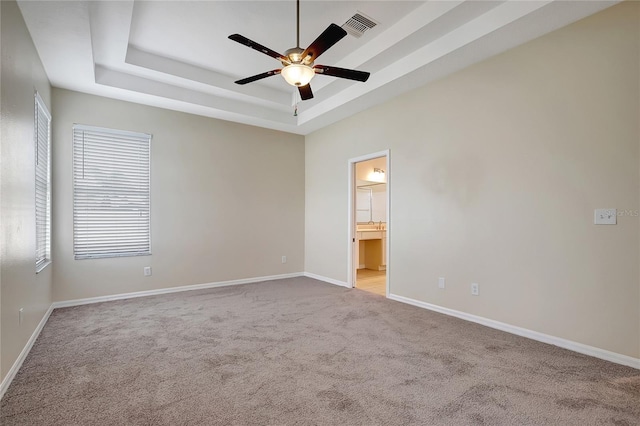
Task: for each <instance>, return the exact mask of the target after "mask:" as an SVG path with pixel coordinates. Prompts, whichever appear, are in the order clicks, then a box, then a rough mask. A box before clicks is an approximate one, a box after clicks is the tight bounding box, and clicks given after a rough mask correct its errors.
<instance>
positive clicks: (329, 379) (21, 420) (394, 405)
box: [0, 278, 640, 425]
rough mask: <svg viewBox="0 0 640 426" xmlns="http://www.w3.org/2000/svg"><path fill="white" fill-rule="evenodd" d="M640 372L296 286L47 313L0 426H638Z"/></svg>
mask: <svg viewBox="0 0 640 426" xmlns="http://www.w3.org/2000/svg"><path fill="white" fill-rule="evenodd" d="M639 423H640V371H638V370H634V369H631V368H626V367H622V366H619V365H615V364H612V363H608V362H605V361H600V360H597V359H594V358H590V357H587V356H583V355H579V354H576V353H573V352H570V351H566V350H563V349H559V348H556V347H553V346H549V345H545V344H542V343H538V342H534V341H531V340H528V339H524V338H521V337H517V336H513V335H510V334H507V333H503V332H500V331H497V330H493V329H489V328H485V327H482V326H479V325H476V324H473V323H468V322H465V321H462V320H458V319H455V318H450V317H447V316H444V315H440V314H436V313H433V312H429V311H426V310H423V309H419V308H416V307H412V306H408V305H404V304H401V303H397V302H393V301H390V300H386V299H385V298H383V297H380V296H377V295H373V294H370V293H366V292H363V291H359V290H348V289H344V288H341V287H337V286H333V285H330V284H325V283H321V282H318V281H315V280H312V279H308V278H297V279H289V280H281V281H272V282H266V283H259V284H249V285H241V286H234V287H226V288H219V289H211V290H203V291H193V292H183V293H174V294H168V295H162V296H154V297H146V298H139V299H131V300H124V301H117V302H107V303H101V304H94V305H85V306H78V307H73V308H65V309H57V310H55V311H54V312H53V314H52V316H51V318H50V320H49V322H48V323H47V325H46V326H45V328H44V330H43V331H42V334H41V335H40V338H39V339H38V341H37V342H36V344H35V346H34V347H33V349H32V351H31V353H30V354H29V356H28V358H27V359H26V361H25V363H24V365H23V367H22V369H21V370H20V371H19V373H18V374H17V376H16V378H15V380H14V381H13V384H12V385H11V387H10V388H9V390H8V391H7V394H6V395H5V397H4V398H3V399H2V404H1V413H0V424H2V425H410V424H420V425H471V424H479V425H482V424H484V425H531V424H550V425H595V424H611V425H638V424H639Z"/></svg>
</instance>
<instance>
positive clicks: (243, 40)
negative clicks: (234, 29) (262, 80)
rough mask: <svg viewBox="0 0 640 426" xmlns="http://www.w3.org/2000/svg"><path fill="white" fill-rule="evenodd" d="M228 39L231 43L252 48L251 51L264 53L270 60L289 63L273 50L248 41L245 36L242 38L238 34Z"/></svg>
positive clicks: (284, 57) (287, 59)
mask: <svg viewBox="0 0 640 426" xmlns="http://www.w3.org/2000/svg"><path fill="white" fill-rule="evenodd" d="M229 38H230V39H231V40H233V41H236V42H238V43H240V44H244V45H245V46H247V47H250V48H252V49H253V50H257V51H258V52H261V53H264V54H265V55H267V56H271V57H272V58H275V59H277V60H279V61H285V62H289V58H287V57H286V56H284V55H281V54H280V53H278V52H276V51H275V50H271V49H269V48H268V47H265V46H263V45H261V44H260V43H256V42H255V41H253V40H249V39H248V38H246V37H245V36H242V35H240V34H231V35H230V36H229Z"/></svg>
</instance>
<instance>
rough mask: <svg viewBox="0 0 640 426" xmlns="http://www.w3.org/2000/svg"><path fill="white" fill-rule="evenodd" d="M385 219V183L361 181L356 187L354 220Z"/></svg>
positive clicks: (376, 221)
mask: <svg viewBox="0 0 640 426" xmlns="http://www.w3.org/2000/svg"><path fill="white" fill-rule="evenodd" d="M386 221H387V184H386V183H363V184H360V185H358V186H357V187H356V222H358V223H360V224H366V223H369V222H375V223H378V222H386Z"/></svg>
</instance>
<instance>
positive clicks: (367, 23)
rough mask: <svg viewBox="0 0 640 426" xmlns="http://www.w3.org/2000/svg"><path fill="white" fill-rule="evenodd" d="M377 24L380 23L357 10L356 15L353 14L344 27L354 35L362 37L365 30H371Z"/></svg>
mask: <svg viewBox="0 0 640 426" xmlns="http://www.w3.org/2000/svg"><path fill="white" fill-rule="evenodd" d="M376 25H378V23H377V22H376V21H374V20H373V19H371V18H369V17H368V16H366V15H364V14H362V13H360V12H356V14H355V15H353V16H352V17H351V18H349V20H348V21H347V22H345V23H344V25H343V26H342V28H344V29H345V31H347V32H348V33H349V34H351V35H352V36H354V37H356V38H360V37H362V34H364V33H365V31H367V30H370V29H371V28H373V27H375V26H376Z"/></svg>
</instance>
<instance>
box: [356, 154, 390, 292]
mask: <svg viewBox="0 0 640 426" xmlns="http://www.w3.org/2000/svg"><path fill="white" fill-rule="evenodd" d="M389 163H390V161H389V151H388V150H387V151H383V152H378V153H374V154H370V155H367V156H363V157H358V158H354V159H351V160H349V194H350V198H349V224H350V226H349V235H350V239H349V260H350V261H349V262H348V263H349V278H350V282H349V285H350V287H355V288H358V289H360V290H364V291H368V292H371V293H375V294H379V295H382V296H387V297H388V295H389V288H390V286H389V256H388V253H389V242H390V233H389V224H390V221H389V212H390V208H389V207H390V206H389V201H390V196H389V194H390V188H389Z"/></svg>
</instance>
